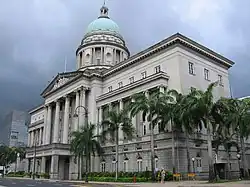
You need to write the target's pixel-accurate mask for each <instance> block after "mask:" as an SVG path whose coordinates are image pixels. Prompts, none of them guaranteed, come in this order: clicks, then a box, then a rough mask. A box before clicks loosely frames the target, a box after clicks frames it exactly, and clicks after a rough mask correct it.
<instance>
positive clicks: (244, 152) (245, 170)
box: [240, 136, 249, 179]
mask: <svg viewBox="0 0 250 187" xmlns="http://www.w3.org/2000/svg"><path fill="white" fill-rule="evenodd" d="M240 144H241V151H242V166H243V170H244V179H248V178H249V173H248V164H247V159H246V150H245V142H244V138H243V137H242V136H241V137H240Z"/></svg>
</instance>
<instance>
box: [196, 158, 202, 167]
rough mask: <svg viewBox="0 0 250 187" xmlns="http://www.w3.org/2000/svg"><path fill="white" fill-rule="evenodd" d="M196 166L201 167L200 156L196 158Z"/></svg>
mask: <svg viewBox="0 0 250 187" xmlns="http://www.w3.org/2000/svg"><path fill="white" fill-rule="evenodd" d="M196 166H197V167H201V159H200V158H196Z"/></svg>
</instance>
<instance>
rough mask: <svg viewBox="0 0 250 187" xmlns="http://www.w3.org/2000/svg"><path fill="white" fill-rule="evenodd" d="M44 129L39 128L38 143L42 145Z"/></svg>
mask: <svg viewBox="0 0 250 187" xmlns="http://www.w3.org/2000/svg"><path fill="white" fill-rule="evenodd" d="M42 130H43V129H42V128H40V130H39V142H38V145H42V138H43V133H42V132H43V131H42Z"/></svg>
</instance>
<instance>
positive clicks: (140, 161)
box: [137, 153, 142, 172]
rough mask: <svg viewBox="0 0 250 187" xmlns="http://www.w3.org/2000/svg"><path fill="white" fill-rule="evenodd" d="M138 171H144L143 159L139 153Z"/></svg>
mask: <svg viewBox="0 0 250 187" xmlns="http://www.w3.org/2000/svg"><path fill="white" fill-rule="evenodd" d="M137 171H138V172H141V171H142V157H141V155H140V154H139V153H138V155H137Z"/></svg>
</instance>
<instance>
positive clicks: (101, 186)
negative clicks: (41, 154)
mask: <svg viewBox="0 0 250 187" xmlns="http://www.w3.org/2000/svg"><path fill="white" fill-rule="evenodd" d="M1 185H2V186H3V187H26V186H27V187H28V186H35V187H36V186H38V187H56V186H57V187H58V186H62V187H250V181H237V182H226V183H216V184H211V183H207V182H206V181H180V182H166V183H164V184H160V183H112V182H89V183H88V184H85V183H84V182H83V181H57V180H49V179H37V180H32V179H30V178H26V179H25V178H5V179H0V187H2V186H1Z"/></svg>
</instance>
